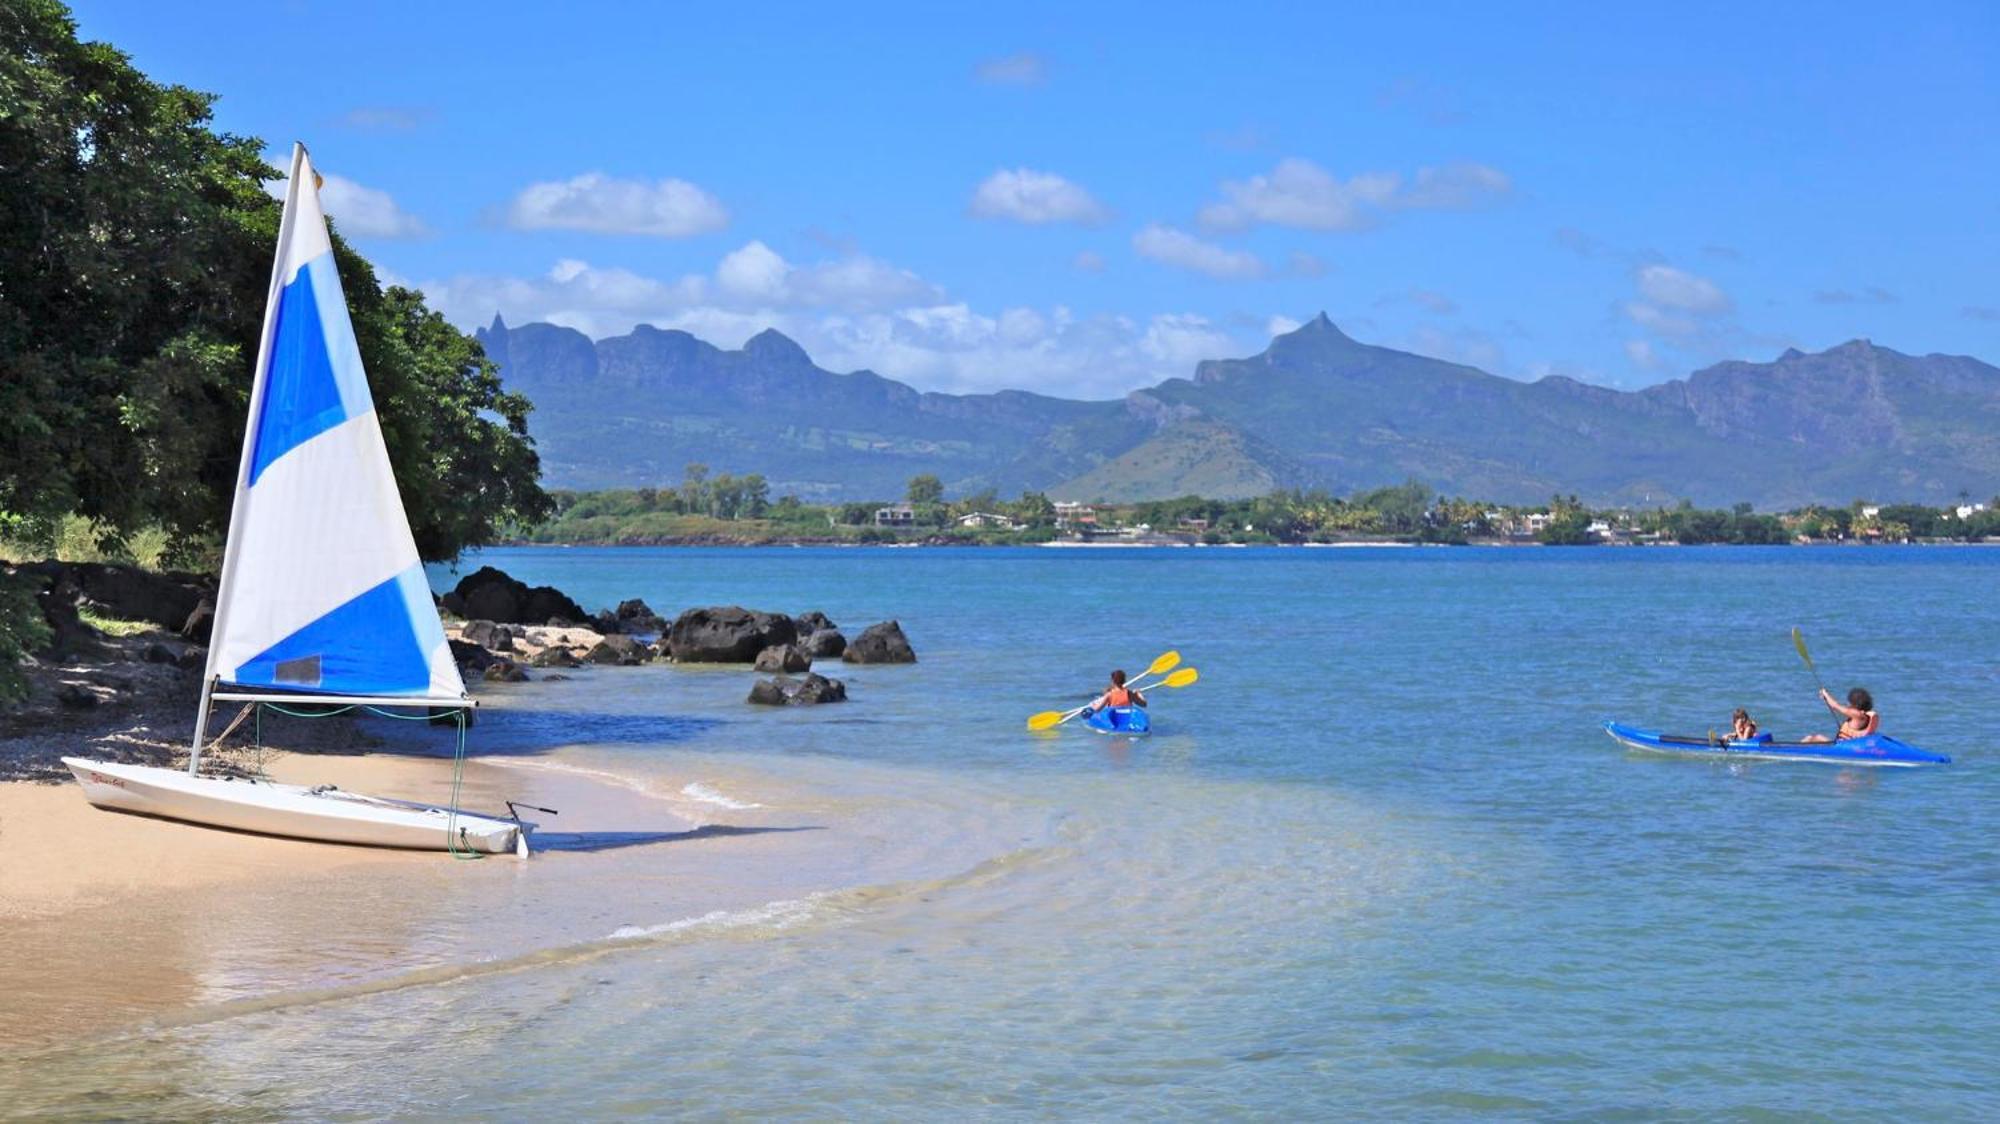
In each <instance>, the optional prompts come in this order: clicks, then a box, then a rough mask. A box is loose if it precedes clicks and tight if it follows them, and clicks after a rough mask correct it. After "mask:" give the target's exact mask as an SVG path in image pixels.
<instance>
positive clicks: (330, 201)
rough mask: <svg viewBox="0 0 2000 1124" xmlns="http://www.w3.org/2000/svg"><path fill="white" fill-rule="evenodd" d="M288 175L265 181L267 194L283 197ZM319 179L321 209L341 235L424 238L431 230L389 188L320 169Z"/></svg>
mask: <svg viewBox="0 0 2000 1124" xmlns="http://www.w3.org/2000/svg"><path fill="white" fill-rule="evenodd" d="M266 159H267V160H268V159H269V157H268V156H267V157H266ZM288 163H289V161H288ZM286 178H287V177H284V176H280V177H278V178H277V179H274V180H267V181H265V183H264V191H265V193H266V194H268V195H270V196H271V197H272V198H273V199H283V198H284V197H285V181H286ZM319 178H320V180H321V183H320V188H319V204H320V208H321V209H322V210H324V211H325V212H326V213H327V214H328V215H329V216H331V217H332V218H333V220H334V222H335V224H336V225H338V226H339V228H340V232H341V233H342V234H346V235H349V236H351V237H355V238H423V237H425V236H427V235H429V234H430V233H431V228H430V227H429V226H427V225H425V223H424V221H423V220H422V219H420V218H418V217H417V216H415V215H413V214H411V213H410V212H408V211H405V210H404V209H403V208H402V207H401V206H400V205H399V204H397V202H396V200H395V197H394V196H391V195H390V194H389V193H388V192H386V191H382V190H379V189H377V188H373V187H363V186H362V185H361V184H358V183H355V182H354V181H353V180H351V179H348V178H347V177H346V176H337V175H334V174H332V173H330V172H321V173H320V174H319Z"/></svg>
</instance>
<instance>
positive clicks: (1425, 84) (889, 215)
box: [76, 0, 2000, 396]
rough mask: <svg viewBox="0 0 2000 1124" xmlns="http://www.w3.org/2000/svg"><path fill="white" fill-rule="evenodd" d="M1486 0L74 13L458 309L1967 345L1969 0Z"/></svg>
mask: <svg viewBox="0 0 2000 1124" xmlns="http://www.w3.org/2000/svg"><path fill="white" fill-rule="evenodd" d="M1514 7H1515V8H1516V10H1515V11H1513V12H1502V11H1500V10H1499V8H1500V6H1497V5H1474V4H1443V5H1416V4H1410V5H1393V6H1392V5H1365V6H1363V5H1355V6H1352V7H1344V6H1334V5H1328V4H1312V5H1266V4H1255V3H1234V4H1229V5H1213V6H1203V7H1193V6H1177V5H1165V4H1157V3H1155V4H1133V5H1122V6H1121V5H1108V4H1107V5H1090V6H1082V5H1075V4H1046V5H1044V4H1021V3H1015V4H1007V5H991V6H986V7H984V8H981V9H979V10H977V11H959V12H954V11H951V10H950V6H944V5H922V6H917V5H858V6H857V5H843V6H838V7H835V6H832V5H813V6H806V5H800V6H783V5H769V6H725V5H712V4H704V5H685V6H668V5H637V4H634V5H620V4H603V3H569V4H564V5H549V4H509V3H486V4H477V5H475V4H445V3H439V4H420V3H409V2H407V0H405V2H401V3H394V4H389V3H374V2H358V3H341V4H333V3H326V2H322V0H289V2H285V0H281V2H277V3H271V2H269V0H266V2H262V3H236V2H234V0H225V2H211V3H207V4H204V5H203V6H202V11H203V15H202V17H201V18H200V19H191V18H189V15H188V12H189V9H187V8H183V7H181V6H178V5H157V4H149V3H137V2H130V0H128V2H123V3H111V2H101V0H87V2H82V3H78V4H77V5H76V10H77V17H78V20H79V23H80V24H81V28H82V31H83V34H84V35H85V37H86V38H97V39H104V40H108V41H109V42H111V43H113V44H115V45H117V46H119V47H120V48H122V49H124V50H125V51H127V52H128V53H130V54H131V55H132V56H133V58H134V60H135V61H136V62H137V63H138V64H139V65H140V66H141V67H142V68H143V69H145V70H146V71H147V72H148V73H150V74H151V75H153V76H154V77H155V78H158V79H161V80H165V81H173V82H180V83H183V84H186V85H189V86H193V87H196V88H199V89H204V90H209V91H212V92H215V93H218V94H220V95H221V96H222V100H221V102H220V105H219V107H218V117H219V121H220V124H221V126H222V127H224V128H226V129H230V130H233V131H236V132H240V133H245V134H250V135H255V136H259V137H262V138H264V139H265V140H266V141H267V142H269V143H270V144H271V146H272V147H273V150H274V151H277V150H281V149H283V148H284V147H285V146H286V145H287V144H288V142H289V141H291V140H293V139H295V138H296V139H302V140H304V141H306V143H307V144H308V146H309V147H311V149H312V150H313V154H314V159H315V161H316V163H317V164H318V166H319V167H320V168H321V169H322V171H324V172H326V173H328V174H329V176H330V184H329V189H328V192H327V195H326V203H327V208H328V210H329V212H331V213H332V214H333V215H334V218H335V220H336V222H337V223H339V224H340V226H341V227H342V229H343V231H344V232H345V233H347V234H348V236H349V237H350V238H352V239H353V240H354V241H355V243H356V244H357V245H359V246H360V247H361V248H362V250H363V251H364V252H365V253H367V254H368V255H369V257H370V258H371V259H372V260H373V261H374V262H375V263H376V264H377V266H378V268H379V269H380V270H381V271H382V272H383V273H384V275H385V276H386V277H388V278H391V279H394V280H397V281H400V282H402V283H406V284H415V285H418V286H420V287H422V288H423V289H424V290H425V292H426V293H427V294H429V296H430V298H431V300H432V302H433V303H434V304H435V305H437V306H438V307H440V308H442V309H443V310H444V311H445V312H446V314H447V315H449V316H451V317H452V319H453V320H455V321H457V322H458V323H460V324H462V325H465V326H468V327H469V326H471V325H473V324H475V323H483V322H485V321H486V320H488V319H490V318H491V317H492V315H493V314H494V312H495V311H500V312H503V313H505V315H506V316H507V318H508V320H509V321H510V322H515V323H518V322H522V321H525V320H530V319H553V320H556V321H559V322H562V323H567V324H571V325H574V326H576V327H578V328H581V329H583V330H585V331H588V332H590V333H591V334H592V335H596V336H603V335H610V334H616V333H619V332H623V331H625V330H627V329H629V328H630V327H631V326H632V325H633V324H635V323H639V322H647V323H655V324H660V325H662V326H670V327H684V328H687V329H688V330H690V331H694V332H695V333H696V334H698V335H701V336H703V337H704V338H708V339H711V340H713V341H715V342H717V343H720V344H723V345H725V346H735V345H736V344H739V343H740V342H741V341H742V340H743V339H745V338H747V337H748V336H749V335H751V334H753V333H754V332H755V331H757V330H760V329H761V328H764V327H767V326H776V327H778V328H780V329H781V330H783V331H785V332H786V333H788V334H790V335H792V336H794V337H795V338H797V339H799V340H800V341H801V342H802V343H803V344H805V345H806V347H807V348H808V350H810V351H811V352H812V354H813V356H814V357H815V359H817V360H818V361H820V362H821V363H822V365H824V366H828V367H832V368H834V369H837V370H847V369H853V368H857V367H864V366H865V367H871V368H873V369H875V370H878V371H881V372H883V373H885V374H889V375H892V376H895V377H898V378H903V379H906V380H908V381H910V382H912V383H915V384H916V385H918V386H921V387H924V388H927V389H941V390H987V389H998V388H1001V387H1007V386H1020V387H1026V388H1029V389H1035V390H1042V391H1046V392H1050V393H1057V394H1070V395H1088V396H1112V395H1116V394H1120V393H1122V392H1124V391H1126V390H1129V389H1132V388H1133V387H1136V386H1141V385H1146V384H1150V383H1152V382H1155V381H1158V380H1159V379H1161V378H1166V377H1170V376H1176V375H1182V376H1184V375H1187V374H1189V373H1191V371H1192V368H1193V364H1194V362H1195V361H1196V360H1198V359H1200V358H1204V357H1221V356H1230V355H1244V354H1250V353H1253V352H1255V351H1258V350H1261V349H1262V347H1263V346H1264V344H1265V342H1266V341H1267V339H1268V337H1269V335H1270V333H1271V332H1272V331H1274V330H1282V329H1284V328H1285V327H1287V326H1288V325H1290V324H1292V323H1296V322H1298V321H1301V320H1304V319H1306V318H1308V317H1310V316H1312V315H1313V314H1315V313H1317V312H1319V311H1321V310H1325V311H1326V312H1327V313H1329V314H1330V315H1331V316H1332V317H1333V318H1334V320H1335V321H1336V322H1337V323H1339V324H1340V325H1342V326H1343V327H1344V328H1346V329H1347V330H1348V332H1349V333H1350V334H1351V335H1354V336H1355V337H1357V338H1360V339H1363V340H1367V341H1370V342H1379V343H1384V344H1388V345H1392V346H1397V347H1404V348H1408V349H1411V350H1415V351H1420V352H1424V353H1426V354H1432V355H1439V356H1443V357H1446V358H1450V359H1456V360H1459V361H1463V362H1469V363H1473V364H1476V365H1478V366H1481V367H1484V368H1486V369H1488V370H1491V371H1494V372H1496V373H1499V374H1505V375H1509V376H1512V377H1516V378H1535V377H1539V376H1541V375H1544V374H1549V373H1561V374H1567V375H1571V376H1573V377H1577V378H1581V379H1584V380H1586V381H1590V382H1596V383H1601V384H1604V385H1610V386H1618V387H1636V386H1642V385H1647V384H1650V383H1654V382H1658V381H1661V380H1663V379H1667V378H1672V377H1678V376H1681V375H1684V374H1686V373H1687V372H1688V371H1690V370H1693V369H1695V368H1698V367H1701V366H1704V365H1706V364H1708V363H1710V362H1714V361H1716V360H1719V359H1724V358H1754V359H1766V358H1770V357H1771V356H1773V355H1775V354H1776V353H1777V352H1779V351H1780V350H1782V349H1783V348H1785V347H1787V346H1799V347H1802V348H1805V349H1807V350H1816V349H1819V348H1823V347H1828V346H1831V345H1833V344H1836V343H1839V342H1842V341H1844V340H1847V339H1850V338H1853V337H1856V336H1866V337H1869V338H1872V339H1874V340H1875V341H1876V342H1877V343H1881V344H1884V345H1887V346H1890V347H1895V348H1898V349H1900V350H1904V351H1910V352H1915V353H1925V352H1932V351H1939V352H1949V353H1956V354H1972V355H1977V356H1980V357H1982V358H1985V359H1987V360H1988V361H1995V360H2000V266H1996V262H2000V233H1996V232H2000V141H1996V126H1995V122H1996V121H2000V78H1996V76H1995V67H1994V66H1993V65H1992V64H1993V62H1994V60H1995V59H1996V58H2000V6H1995V5H1990V4H1962V5H1957V4H1925V3H1906V4H1901V5H1897V6H1895V7H1893V8H1883V7H1880V6H1874V7H1872V8H1865V7H1863V6H1860V5H1841V4H1823V5H1789V4H1788V5H1770V6H1760V5H1747V4H1701V3H1676V4H1672V5H1659V6H1657V7H1656V8H1655V9H1654V10H1652V11H1650V12H1633V11H1616V10H1612V9H1621V8H1625V7H1628V6H1625V5H1604V4H1575V5H1570V4H1543V5H1520V6H1514ZM732 8H733V9H734V10H730V9H732ZM1391 8H1394V9H1395V10H1393V11H1392V10H1390V9H1391ZM1085 9H1087V10H1085Z"/></svg>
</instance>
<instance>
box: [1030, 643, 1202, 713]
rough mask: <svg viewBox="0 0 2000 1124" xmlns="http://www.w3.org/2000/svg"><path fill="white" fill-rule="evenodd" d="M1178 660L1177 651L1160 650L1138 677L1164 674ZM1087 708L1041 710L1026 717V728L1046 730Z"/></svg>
mask: <svg viewBox="0 0 2000 1124" xmlns="http://www.w3.org/2000/svg"><path fill="white" fill-rule="evenodd" d="M1180 662H1181V654H1180V653H1179V652H1162V653H1160V658H1159V659H1156V660H1154V661H1153V662H1152V663H1150V664H1147V665H1146V670H1144V671H1142V672H1140V673H1139V678H1141V679H1144V678H1145V677H1147V676H1148V675H1164V674H1166V673H1167V672H1169V671H1172V670H1173V669H1174V668H1176V667H1179V666H1180ZM1087 709H1088V707H1087V706H1080V707H1077V708H1076V709H1075V710H1072V711H1068V712H1064V711H1060V710H1045V711H1042V712H1041V713H1040V714H1037V715H1035V716H1034V717H1033V718H1030V719H1028V729H1030V730H1046V729H1049V728H1050V727H1052V726H1060V725H1062V724H1063V723H1065V722H1067V721H1069V720H1070V719H1072V718H1075V717H1076V716H1077V715H1079V714H1082V713H1083V712H1084V711H1085V710H1087Z"/></svg>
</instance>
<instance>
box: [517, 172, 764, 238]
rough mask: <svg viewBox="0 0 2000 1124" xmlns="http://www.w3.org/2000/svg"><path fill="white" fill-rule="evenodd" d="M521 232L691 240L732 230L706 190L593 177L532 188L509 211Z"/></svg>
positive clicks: (661, 182) (726, 215) (680, 184)
mask: <svg viewBox="0 0 2000 1124" xmlns="http://www.w3.org/2000/svg"><path fill="white" fill-rule="evenodd" d="M505 219H506V223H507V225H508V226H511V227H513V228H514V229H516V230H585V231H590V232H592V233H596V234H649V235H654V236H656V237H660V238H686V237H689V236H691V235H696V234H708V233H711V232H713V231H717V230H721V229H722V228H723V227H725V226H727V225H729V212H728V210H726V209H725V208H724V207H723V206H722V203H721V202H720V201H719V200H717V199H716V198H715V196H713V195H710V194H709V193H708V192H707V191H704V190H703V189H702V188H700V187H698V186H696V185H694V184H691V183H689V182H687V181H686V180H679V179H663V180H658V181H656V182H651V183H649V182H646V181H644V180H621V179H613V178H611V177H610V176H606V175H604V174H602V173H600V172H587V173H585V174H583V175H580V176H576V177H574V178H572V179H567V180H554V181H549V182H546V183H536V184H530V185H528V186H527V187H526V188H524V189H522V191H521V193H520V194H519V195H516V196H515V197H514V200H513V202H511V203H509V204H508V205H507V209H506V212H505Z"/></svg>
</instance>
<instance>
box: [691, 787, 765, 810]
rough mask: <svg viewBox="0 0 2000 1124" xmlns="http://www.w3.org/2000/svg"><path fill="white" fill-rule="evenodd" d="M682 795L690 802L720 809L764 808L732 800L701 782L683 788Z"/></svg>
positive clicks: (751, 802) (760, 805)
mask: <svg viewBox="0 0 2000 1124" xmlns="http://www.w3.org/2000/svg"><path fill="white" fill-rule="evenodd" d="M681 795H682V796H685V797H687V798H688V799H689V800H699V801H701V802H702V803H703V804H714V805H717V806H718V807H723V808H736V809H743V808H762V807H763V805H762V804H758V803H755V802H753V801H746V800H732V799H730V798H729V797H727V796H724V795H723V794H722V793H720V792H717V791H716V790H714V789H712V788H710V787H708V786H707V785H705V784H703V783H701V782H700V781H695V782H694V783H692V784H690V785H687V786H686V787H684V788H682V789H681Z"/></svg>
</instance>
